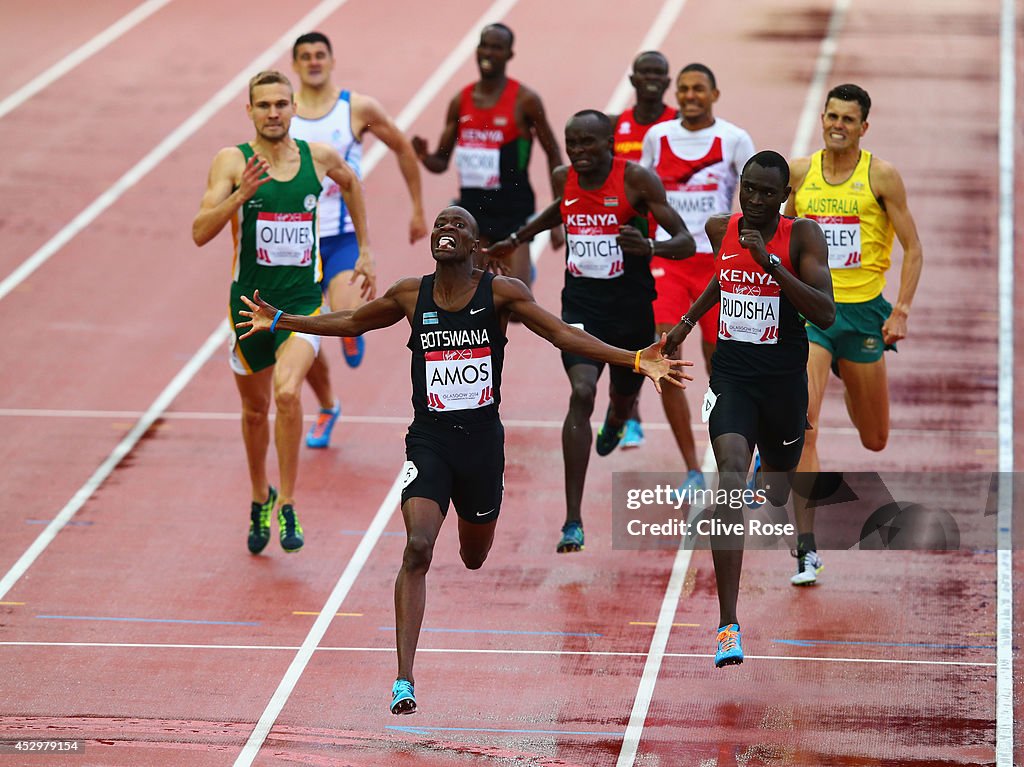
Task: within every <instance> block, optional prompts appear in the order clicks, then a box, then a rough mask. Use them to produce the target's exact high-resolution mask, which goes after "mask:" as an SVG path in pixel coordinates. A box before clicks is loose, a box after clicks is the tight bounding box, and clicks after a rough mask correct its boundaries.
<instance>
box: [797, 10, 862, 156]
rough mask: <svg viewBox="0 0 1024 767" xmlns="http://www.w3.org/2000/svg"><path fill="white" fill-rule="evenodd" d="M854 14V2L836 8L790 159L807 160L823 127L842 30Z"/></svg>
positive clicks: (819, 51)
mask: <svg viewBox="0 0 1024 767" xmlns="http://www.w3.org/2000/svg"><path fill="white" fill-rule="evenodd" d="M849 10H850V0H835V3H834V4H833V6H832V16H831V17H830V18H829V21H828V28H827V29H826V31H825V37H823V38H822V40H821V46H820V47H819V48H818V59H817V61H815V64H814V75H813V77H812V78H811V84H810V86H809V87H808V88H807V97H806V98H805V99H804V107H803V109H802V110H801V112H800V119H799V120H798V121H797V125H796V134H795V135H794V137H793V145H792V146H791V147H790V149H789V157H790V158H792V157H803V156H804V155H805V154H807V151H808V147H809V146H810V143H811V136H812V135H813V134H814V131H815V130H816V129H817V127H818V125H819V124H820V122H819V120H818V115H820V114H821V113H822V111H823V110H824V107H825V94H826V93H827V91H826V90H825V83H826V81H827V80H828V77H829V75H830V74H831V73H832V64H833V62H834V60H835V56H836V38H838V37H839V30H840V29H842V27H843V23H844V22H845V21H846V13H847V11H849Z"/></svg>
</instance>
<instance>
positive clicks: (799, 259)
mask: <svg viewBox="0 0 1024 767" xmlns="http://www.w3.org/2000/svg"><path fill="white" fill-rule="evenodd" d="M789 192H790V188H789V165H788V164H787V163H786V160H785V158H784V157H782V155H780V154H778V153H777V152H759V153H758V154H755V155H754V156H753V157H751V158H750V160H748V161H747V164H746V165H745V166H744V168H743V173H742V177H741V179H740V195H739V196H740V210H741V211H742V213H740V214H736V215H728V214H723V215H718V216H712V217H711V218H710V219H709V220H708V223H707V225H706V226H705V231H706V232H707V236H708V238H709V239H710V241H711V247H712V248H713V249H714V253H715V256H714V258H715V260H714V269H715V271H714V274H713V276H712V278H711V281H710V282H709V283H708V286H707V288H706V289H705V290H704V292H703V293H701V295H700V297H699V298H698V299H697V300H696V301H695V302H694V303H693V305H692V306H691V307H690V308H689V310H688V311H687V312H686V314H684V315H683V317H682V319H681V320H680V321H679V323H678V324H677V325H676V326H675V327H674V328H672V330H671V332H669V334H668V343H667V344H666V345H665V352H666V353H667V354H671V353H672V352H673V351H674V350H676V349H677V348H678V346H679V344H681V343H682V342H683V339H685V338H686V336H687V335H688V334H689V332H690V331H691V330H692V329H693V328H695V327H696V326H697V323H698V322H699V321H700V319H701V317H703V316H704V315H705V314H706V313H707V312H708V311H709V310H711V309H712V308H713V307H715V306H716V305H717V304H718V303H719V302H721V313H720V318H719V321H718V344H717V347H716V349H715V354H714V357H713V358H712V360H711V362H712V366H711V381H710V385H709V387H708V392H707V394H706V395H705V398H704V408H703V417H704V420H705V421H707V422H708V432H709V435H710V437H711V446H712V448H714V451H715V460H716V461H717V463H718V474H719V479H718V492H717V494H716V496H715V500H716V501H719V503H718V504H717V506H716V507H715V510H714V520H716V521H717V523H716V525H715V526H714V527H712V531H713V532H714V534H713V535H712V536H711V548H712V558H713V560H714V563H715V583H716V585H717V587H718V607H719V629H718V632H717V640H718V650H717V652H716V653H715V665H716V666H718V667H722V666H728V665H732V664H736V663H742V662H743V645H742V643H741V641H740V627H739V623H738V621H737V619H736V600H737V597H738V596H739V587H740V571H741V569H742V567H743V543H744V532H745V531H744V528H743V522H744V518H743V499H744V493H750V492H751V491H749V490H747V489H746V482H747V470H748V469H749V468H750V459H751V457H752V455H753V453H754V448H755V446H756V447H757V449H758V450H760V452H761V462H762V466H763V467H764V470H765V472H776V473H775V474H774V475H773V481H772V482H771V483H770V484H767V485H765V486H764V488H763V492H764V494H765V496H766V497H767V499H768V501H769V502H770V503H771V504H772V505H773V506H776V507H779V506H782V505H784V504H785V503H786V500H787V498H788V496H789V483H788V482H787V481H781V480H782V478H783V477H784V476H785V475H784V474H783V473H784V472H785V473H788V472H792V471H793V470H794V469H795V468H796V465H797V463H798V462H799V460H800V451H801V449H802V448H803V442H804V429H805V428H806V427H807V373H806V367H807V332H806V331H805V330H804V322H803V319H802V318H801V315H803V317H806V318H807V319H808V320H810V321H811V322H813V323H815V324H816V325H818V326H819V327H828V326H829V325H831V324H832V322H833V320H834V319H835V314H836V305H835V301H834V300H833V298H832V278H831V275H830V273H829V269H828V245H827V244H826V242H825V235H824V233H823V232H822V231H821V227H819V226H818V225H817V224H816V223H815V222H813V221H811V220H809V219H805V218H797V219H792V218H786V217H782V216H780V215H779V206H780V205H781V204H782V203H783V202H784V201H785V200H786V198H787V197H788V196H789ZM822 323H824V325H822ZM776 478H778V479H779V480H780V481H775V479H776ZM723 490H724V491H725V493H724V494H723ZM705 513H707V512H705ZM698 529H699V528H698Z"/></svg>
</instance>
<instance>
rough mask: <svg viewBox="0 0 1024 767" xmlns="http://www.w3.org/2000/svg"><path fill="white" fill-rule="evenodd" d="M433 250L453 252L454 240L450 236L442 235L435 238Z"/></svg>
mask: <svg viewBox="0 0 1024 767" xmlns="http://www.w3.org/2000/svg"><path fill="white" fill-rule="evenodd" d="M434 249H435V250H455V238H454V237H452V236H451V235H450V234H442V235H441V236H440V237H438V238H437V245H435V246H434Z"/></svg>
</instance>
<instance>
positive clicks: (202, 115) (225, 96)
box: [0, 0, 347, 301]
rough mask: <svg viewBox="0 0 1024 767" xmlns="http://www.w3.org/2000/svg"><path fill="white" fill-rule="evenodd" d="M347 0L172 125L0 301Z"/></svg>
mask: <svg viewBox="0 0 1024 767" xmlns="http://www.w3.org/2000/svg"><path fill="white" fill-rule="evenodd" d="M346 2H347V0H323V2H321V3H320V4H319V5H317V6H316V7H315V8H313V10H311V11H310V12H309V13H307V14H306V15H305V16H303V17H302V19H301V20H299V22H298V23H296V24H295V25H293V26H292V28H291V29H289V30H288V31H287V32H285V33H284V34H283V35H282V36H281V37H279V38H278V39H277V41H275V42H274V44H273V45H271V46H270V47H269V48H267V49H266V50H265V51H264V52H263V53H261V54H260V55H259V56H257V57H256V58H255V59H253V60H252V61H251V62H250V63H249V64H248V65H246V67H245V68H244V69H243V70H242V71H241V72H239V73H238V74H237V75H235V76H234V77H233V78H232V79H231V81H230V82H228V84H227V85H225V86H224V87H223V88H221V89H220V90H219V91H217V93H215V94H214V95H213V97H212V98H211V99H210V100H209V101H207V102H206V103H205V104H203V105H202V106H201V107H199V109H198V110H197V111H196V112H195V113H193V114H192V115H191V116H190V117H189V118H188V119H186V120H185V122H183V123H182V124H181V125H179V126H178V127H177V128H175V129H174V130H173V131H172V132H171V133H170V134H169V135H168V136H167V137H166V138H164V140H163V141H161V142H160V143H159V144H157V145H156V146H155V147H154V148H153V149H152V150H150V151H149V153H147V154H146V156H145V157H143V158H142V159H141V160H139V161H138V162H137V163H136V164H135V165H134V166H133V167H132V168H130V169H129V170H128V171H127V172H126V173H125V174H124V175H123V176H121V178H119V179H118V180H117V181H115V182H114V183H113V185H112V186H110V187H109V188H108V189H107V191H105V192H104V193H103V194H101V195H100V196H99V197H97V198H96V199H95V200H93V202H92V203H91V204H90V205H89V206H88V207H87V208H86V209H85V210H83V211H82V212H81V213H79V214H78V215H77V216H75V217H74V218H73V219H72V220H71V222H70V223H68V224H66V225H65V226H64V227H63V228H62V229H61V230H60V231H59V232H57V233H56V234H55V235H54V236H53V237H51V238H50V239H49V240H48V241H47V242H46V243H45V244H44V245H43V246H42V247H41V248H39V249H38V250H37V251H36V252H35V253H33V254H32V255H31V256H29V257H28V258H27V259H25V260H24V261H22V262H21V264H19V265H18V267H17V268H16V269H15V270H14V271H13V272H11V273H10V274H9V275H7V276H6V277H5V278H4V279H3V280H2V281H0V301H2V300H3V299H4V298H5V297H6V296H7V294H8V293H10V292H11V291H12V290H14V289H15V288H16V287H18V285H20V284H21V283H22V282H24V281H25V280H26V279H28V277H29V276H30V275H31V274H32V273H33V272H35V270H36V269H38V268H39V267H40V266H42V265H43V264H45V263H46V262H47V261H49V260H50V258H51V257H52V256H53V255H54V254H55V253H57V252H58V251H59V250H60V249H61V248H63V247H64V246H65V245H66V244H67V243H69V242H70V241H71V240H72V239H74V237H76V236H77V235H78V233H79V232H81V231H82V230H83V229H85V228H86V227H87V226H88V225H89V224H91V223H92V222H93V221H95V220H96V219H97V218H98V217H99V216H100V214H102V213H103V212H104V211H105V210H106V209H107V208H109V207H110V206H111V205H113V204H114V203H115V202H117V201H118V200H119V199H120V198H121V197H122V196H123V195H124V194H125V192H127V191H128V190H129V189H131V188H132V187H133V186H135V185H136V184H137V183H139V181H141V180H142V179H143V178H144V177H145V176H146V175H147V174H148V173H149V172H150V171H151V170H153V169H154V168H156V167H157V166H158V165H159V164H160V163H161V162H163V161H164V160H165V159H166V158H167V156H168V155H169V154H170V153H171V152H173V151H174V150H175V149H177V148H178V147H179V146H181V145H182V144H183V143H185V141H186V140H187V139H189V138H190V137H191V136H192V135H193V134H194V133H196V132H197V131H198V130H199V129H200V128H202V127H203V126H204V125H205V124H206V123H207V122H209V120H210V119H211V118H212V117H213V116H214V115H215V114H217V112H219V111H220V110H221V109H223V108H224V107H225V106H227V104H229V103H230V102H231V100H232V99H234V98H237V96H238V94H239V93H241V92H242V91H243V89H244V88H245V87H246V86H247V85H248V83H249V78H250V77H252V76H253V75H254V74H256V73H257V72H259V71H260V70H263V69H266V68H267V67H269V66H271V65H272V64H273V63H274V62H275V61H276V60H277V59H278V57H279V56H281V55H282V54H283V53H284V52H285V51H288V50H290V49H291V47H292V44H293V43H294V42H295V38H296V37H298V36H299V35H301V34H303V33H304V32H308V31H309V30H310V29H313V28H314V27H316V26H317V24H319V23H320V22H321V21H323V20H324V19H325V18H327V17H328V16H330V15H331V14H332V13H334V12H335V11H336V10H338V9H339V8H340V7H341V6H343V5H344V4H345V3H346Z"/></svg>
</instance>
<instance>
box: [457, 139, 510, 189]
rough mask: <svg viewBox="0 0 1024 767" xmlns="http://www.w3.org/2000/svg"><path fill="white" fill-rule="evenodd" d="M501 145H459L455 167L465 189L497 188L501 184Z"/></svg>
mask: <svg viewBox="0 0 1024 767" xmlns="http://www.w3.org/2000/svg"><path fill="white" fill-rule="evenodd" d="M500 155H501V149H500V148H499V147H482V146H461V145H460V146H457V147H455V167H456V168H458V170H459V186H461V187H462V188H463V189H497V188H498V187H500V186H501V167H500V165H499V162H498V160H499V157H500Z"/></svg>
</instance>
